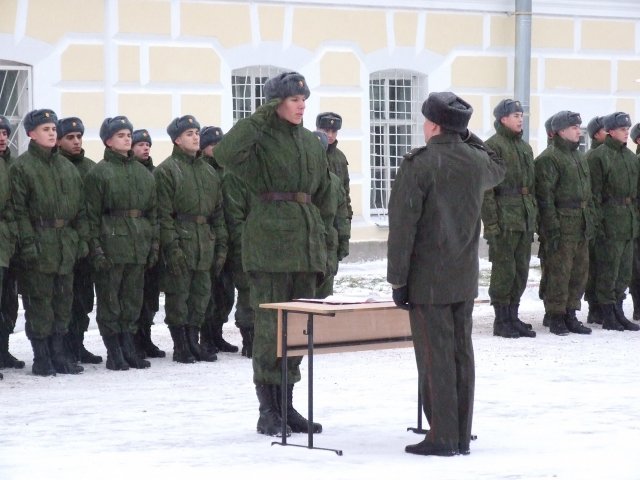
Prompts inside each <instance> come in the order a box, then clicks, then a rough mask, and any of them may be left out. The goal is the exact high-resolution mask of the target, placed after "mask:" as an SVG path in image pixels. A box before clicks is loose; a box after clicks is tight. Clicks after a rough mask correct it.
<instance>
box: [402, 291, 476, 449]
mask: <svg viewBox="0 0 640 480" xmlns="http://www.w3.org/2000/svg"><path fill="white" fill-rule="evenodd" d="M472 313H473V300H468V301H465V302H459V303H454V304H451V305H412V306H411V310H410V311H409V319H410V321H411V335H412V337H413V348H414V351H415V354H416V364H417V367H418V382H419V385H420V395H421V396H422V400H423V405H424V412H425V415H426V417H427V420H428V422H429V427H430V429H429V433H428V434H427V439H428V440H429V441H430V442H432V443H433V444H435V445H438V446H442V447H444V448H455V449H457V448H458V444H461V445H469V442H470V440H471V424H472V422H473V402H474V394H475V360H474V355H473V342H472V340H471V330H472V320H471V316H472Z"/></svg>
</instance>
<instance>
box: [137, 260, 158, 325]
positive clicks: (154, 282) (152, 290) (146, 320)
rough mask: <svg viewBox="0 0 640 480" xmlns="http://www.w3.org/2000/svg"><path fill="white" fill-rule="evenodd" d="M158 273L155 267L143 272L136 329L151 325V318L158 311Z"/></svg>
mask: <svg viewBox="0 0 640 480" xmlns="http://www.w3.org/2000/svg"><path fill="white" fill-rule="evenodd" d="M159 277H160V272H159V269H158V267H157V266H155V267H152V268H149V269H147V270H145V272H144V287H143V289H142V309H141V310H140V317H139V318H138V328H143V327H150V326H151V325H153V317H155V316H156V313H157V312H158V310H159V309H160V279H159Z"/></svg>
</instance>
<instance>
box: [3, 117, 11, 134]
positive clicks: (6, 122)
mask: <svg viewBox="0 0 640 480" xmlns="http://www.w3.org/2000/svg"><path fill="white" fill-rule="evenodd" d="M0 130H6V131H7V135H11V123H10V122H9V119H8V118H7V117H5V116H4V115H0Z"/></svg>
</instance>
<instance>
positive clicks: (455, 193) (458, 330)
mask: <svg viewBox="0 0 640 480" xmlns="http://www.w3.org/2000/svg"><path fill="white" fill-rule="evenodd" d="M472 111H473V109H472V108H471V106H470V105H469V104H468V103H467V102H465V101H464V100H462V99H461V98H459V97H458V96H456V95H455V94H453V93H451V92H441V93H432V94H430V95H429V97H428V98H427V100H426V101H425V102H424V104H423V106H422V113H423V115H424V116H425V119H426V120H425V123H424V127H423V128H424V135H425V140H426V142H427V145H426V146H424V147H422V148H418V149H415V150H412V151H411V153H409V154H407V155H406V156H405V157H404V160H403V161H402V164H401V166H400V171H399V172H398V175H397V176H396V179H395V181H394V184H393V189H392V191H391V198H390V200H389V240H388V255H387V256H388V262H387V281H388V282H389V283H391V285H392V288H393V299H394V302H395V303H396V305H398V307H400V308H403V309H406V310H409V319H410V322H411V333H412V337H413V344H414V349H415V355H416V365H417V368H418V378H419V386H420V393H421V397H422V398H423V399H424V407H425V413H426V414H427V419H428V420H429V423H430V426H431V428H430V430H429V432H428V433H427V435H426V438H425V439H424V440H423V441H422V442H420V443H418V444H415V445H407V446H406V447H405V451H406V452H407V453H412V454H418V455H438V456H451V455H455V454H458V453H460V454H463V455H468V454H469V453H470V447H469V443H470V440H471V427H472V423H473V403H474V392H475V361H474V356H473V342H472V338H471V329H472V313H473V304H474V298H475V297H477V296H478V242H479V237H480V211H481V206H482V199H483V194H484V192H485V191H486V190H487V189H488V188H492V187H493V186H495V185H496V184H497V183H498V182H500V180H501V179H502V178H503V177H504V172H505V165H504V162H503V160H501V159H500V158H499V157H497V156H495V155H494V156H493V157H490V156H489V154H488V152H487V149H486V147H485V146H484V144H483V143H482V141H480V139H479V138H478V137H476V136H475V135H473V134H471V133H470V132H469V131H468V130H467V124H468V122H469V119H470V117H471V113H472ZM492 155H493V154H492Z"/></svg>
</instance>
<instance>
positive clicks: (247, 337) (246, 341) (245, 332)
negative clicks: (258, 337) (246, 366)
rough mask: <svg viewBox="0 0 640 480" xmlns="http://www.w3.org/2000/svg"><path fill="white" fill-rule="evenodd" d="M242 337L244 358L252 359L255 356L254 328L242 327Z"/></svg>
mask: <svg viewBox="0 0 640 480" xmlns="http://www.w3.org/2000/svg"><path fill="white" fill-rule="evenodd" d="M240 335H242V356H243V357H247V358H251V356H252V355H253V327H240Z"/></svg>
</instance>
